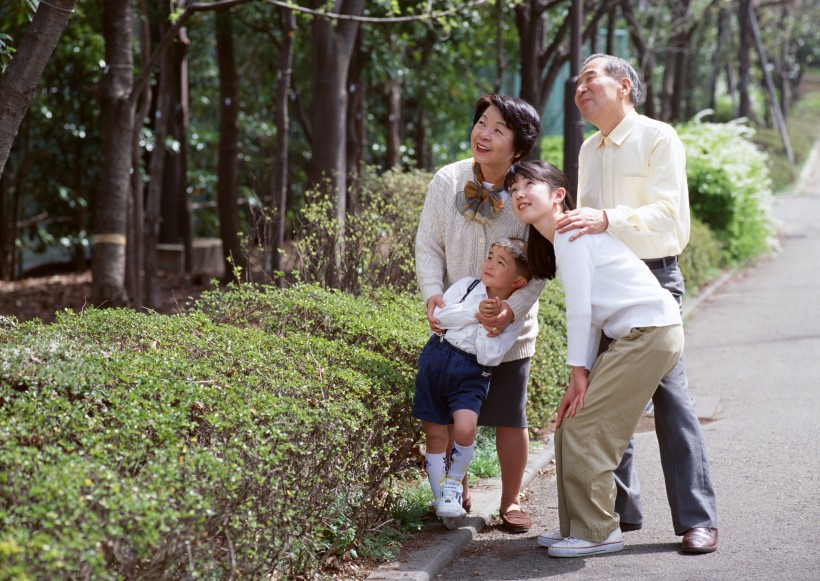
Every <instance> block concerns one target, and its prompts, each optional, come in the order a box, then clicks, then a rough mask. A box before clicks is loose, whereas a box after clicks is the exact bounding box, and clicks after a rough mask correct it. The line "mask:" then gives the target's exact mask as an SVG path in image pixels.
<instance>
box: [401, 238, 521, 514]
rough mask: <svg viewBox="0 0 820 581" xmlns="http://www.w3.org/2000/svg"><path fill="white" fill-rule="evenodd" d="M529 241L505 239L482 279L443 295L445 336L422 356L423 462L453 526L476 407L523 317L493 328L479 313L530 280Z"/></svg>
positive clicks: (418, 396)
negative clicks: (451, 442)
mask: <svg viewBox="0 0 820 581" xmlns="http://www.w3.org/2000/svg"><path fill="white" fill-rule="evenodd" d="M531 276H532V275H531V273H530V269H529V265H528V262H527V244H526V242H524V241H523V240H520V239H517V238H502V239H500V240H499V241H497V242H496V243H494V244H493V245H492V246H491V248H490V253H489V255H488V256H487V259H486V260H485V261H484V262H483V263H482V265H481V279H480V280H479V279H475V278H472V277H467V278H463V279H461V280H459V281H458V282H456V283H455V284H453V285H452V286H451V287H450V288H449V289H447V291H446V292H445V293H444V297H443V298H444V304H445V306H444V307H441V308H438V307H437V308H436V310H435V313H434V314H435V316H436V318H437V319H438V320H439V321H440V324H439V327H440V328H441V329H442V333H441V335H438V334H433V335H432V336H431V337H430V340H429V341H428V342H427V345H425V347H424V350H423V351H422V352H421V355H420V357H419V370H418V374H417V375H416V393H415V398H414V405H413V417H416V418H418V419H420V420H422V423H423V428H424V432H425V434H426V437H427V452H426V454H425V467H426V470H427V478H428V480H429V481H430V488H431V489H432V491H433V499H434V502H435V507H436V516H438V517H439V518H441V519H442V521H443V522H444V524H445V526H447V528H453V527H454V526H455V520H456V519H458V518H460V517H462V516H464V515H465V514H466V511H465V510H464V508H463V507H462V498H461V494H462V492H463V490H462V485H461V481H462V479H463V478H464V475H465V474H466V473H467V467H468V466H469V465H470V460H471V459H472V457H473V452H474V451H475V434H476V425H477V423H478V412H479V410H480V408H481V404H482V403H483V402H484V400H485V399H486V398H487V392H488V391H489V388H490V378H491V377H492V367H493V366H495V365H498V364H499V363H501V359H502V358H503V357H504V354H505V353H506V352H507V350H509V348H510V347H512V345H513V344H514V343H515V341H516V339H517V338H518V335H519V334H520V333H521V330H522V328H523V326H524V321H523V320H521V321H515V322H513V323H512V324H511V325H509V326H508V327H507V328H506V329H504V330H503V331H501V332H499V330H498V329H492V330H491V331H490V332H488V331H487V330H486V329H485V328H484V326H483V325H482V324H481V323H479V321H478V319H477V318H476V314H477V313H478V312H479V311H480V312H481V313H482V314H484V315H493V314H497V313H498V312H499V311H500V310H501V302H502V301H504V300H506V299H508V298H509V297H510V295H511V294H512V293H513V291H515V290H516V289H519V288H522V287H523V286H525V285H526V284H527V282H528V281H529V279H530V278H531ZM450 418H452V420H453V426H454V427H453V436H454V445H453V449H452V450H451V451H450V461H449V467H448V466H447V443H448V441H449V432H448V428H447V426H448V424H449V422H450Z"/></svg>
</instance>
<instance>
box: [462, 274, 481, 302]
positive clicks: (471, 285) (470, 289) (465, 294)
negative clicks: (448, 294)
mask: <svg viewBox="0 0 820 581" xmlns="http://www.w3.org/2000/svg"><path fill="white" fill-rule="evenodd" d="M479 282H481V281H480V280H479V279H475V280H474V281H473V282H471V283H470V286H469V287H467V292H466V293H464V296H463V297H461V300H460V301H458V302H460V303H463V302H464V299H466V298H467V295H468V294H470V292H472V290H473V289H474V288H475V287H476V285H477V284H478V283H479Z"/></svg>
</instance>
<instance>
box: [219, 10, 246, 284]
mask: <svg viewBox="0 0 820 581" xmlns="http://www.w3.org/2000/svg"><path fill="white" fill-rule="evenodd" d="M216 59H217V64H218V67H219V162H218V168H217V186H216V189H217V207H218V209H219V232H220V236H221V238H222V253H223V255H224V257H225V269H226V270H225V280H226V281H229V280H237V267H238V268H239V269H244V268H245V267H246V265H247V264H246V260H245V259H244V255H243V253H242V247H241V244H240V241H239V230H240V226H239V202H238V192H237V175H238V160H237V152H238V142H239V122H238V118H239V103H238V95H239V75H238V73H237V70H236V60H235V58H234V47H233V30H232V22H231V13H230V10H220V11H217V13H216Z"/></svg>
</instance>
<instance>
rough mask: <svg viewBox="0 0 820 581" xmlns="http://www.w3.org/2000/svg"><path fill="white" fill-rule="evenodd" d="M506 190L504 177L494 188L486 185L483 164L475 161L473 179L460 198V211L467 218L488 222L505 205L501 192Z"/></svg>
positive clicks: (481, 222)
mask: <svg viewBox="0 0 820 581" xmlns="http://www.w3.org/2000/svg"><path fill="white" fill-rule="evenodd" d="M503 191H504V178H503V177H502V178H501V179H500V180H498V181H497V182H495V183H494V184H493V185H492V189H488V188H487V187H486V186H485V185H484V175H483V174H482V173H481V166H480V165H479V164H477V163H475V162H474V163H473V179H472V181H470V182H467V185H465V186H464V198H463V199H461V200H459V203H458V211H459V212H461V214H462V216H464V218H466V219H467V220H475V221H476V222H478V223H480V224H486V223H487V222H489V221H490V220H492V219H493V218H495V217H496V216H497V215H498V213H499V212H500V211H501V209H502V208H503V207H504V200H502V199H501V196H500V194H501V192H503Z"/></svg>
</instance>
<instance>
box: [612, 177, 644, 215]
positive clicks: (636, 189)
mask: <svg viewBox="0 0 820 581" xmlns="http://www.w3.org/2000/svg"><path fill="white" fill-rule="evenodd" d="M620 181H621V191H620V194H621V199H620V200H618V202H620V203H623V204H626V205H627V206H629V207H631V208H637V207H638V206H644V205H646V204H648V203H649V199H648V196H647V195H646V177H644V176H621V180H620Z"/></svg>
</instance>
